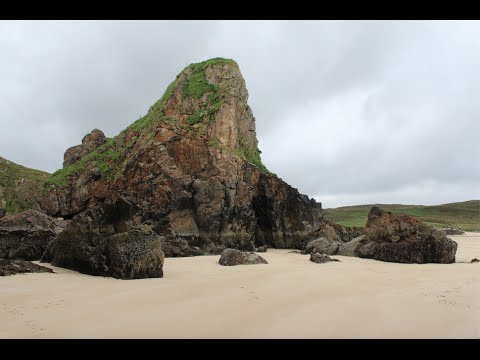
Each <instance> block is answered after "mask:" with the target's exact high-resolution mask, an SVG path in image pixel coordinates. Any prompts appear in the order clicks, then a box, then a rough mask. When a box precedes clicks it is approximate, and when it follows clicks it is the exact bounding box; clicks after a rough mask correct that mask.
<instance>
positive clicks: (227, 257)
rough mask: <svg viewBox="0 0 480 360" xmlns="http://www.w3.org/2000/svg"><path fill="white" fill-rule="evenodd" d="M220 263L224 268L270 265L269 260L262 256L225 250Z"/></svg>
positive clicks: (235, 250)
mask: <svg viewBox="0 0 480 360" xmlns="http://www.w3.org/2000/svg"><path fill="white" fill-rule="evenodd" d="M218 263H219V264H220V265H223V266H235V265H253V264H268V262H267V260H265V259H264V258H263V257H261V256H260V255H257V254H255V253H253V252H245V251H240V250H237V249H225V250H224V251H223V252H222V255H221V256H220V260H219V261H218Z"/></svg>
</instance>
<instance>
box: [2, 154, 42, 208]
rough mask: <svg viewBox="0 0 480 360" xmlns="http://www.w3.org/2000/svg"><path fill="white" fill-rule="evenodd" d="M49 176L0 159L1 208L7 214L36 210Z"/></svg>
mask: <svg viewBox="0 0 480 360" xmlns="http://www.w3.org/2000/svg"><path fill="white" fill-rule="evenodd" d="M49 176H50V174H49V173H46V172H44V171H40V170H35V169H30V168H27V167H25V166H22V165H18V164H15V163H14V162H12V161H9V160H6V159H4V158H2V157H0V208H2V209H6V210H7V214H9V213H10V214H11V213H18V212H22V211H24V210H27V209H32V208H34V207H35V206H36V205H37V200H38V198H39V196H40V195H41V193H42V189H43V184H44V183H45V181H46V180H47V179H48V177H49Z"/></svg>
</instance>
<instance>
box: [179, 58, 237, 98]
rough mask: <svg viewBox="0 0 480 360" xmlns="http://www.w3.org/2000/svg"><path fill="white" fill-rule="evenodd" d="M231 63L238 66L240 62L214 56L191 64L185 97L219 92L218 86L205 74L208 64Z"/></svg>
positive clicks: (183, 92)
mask: <svg viewBox="0 0 480 360" xmlns="http://www.w3.org/2000/svg"><path fill="white" fill-rule="evenodd" d="M219 64H230V65H233V66H235V67H237V68H238V64H237V63H236V62H235V61H233V60H231V59H224V58H214V59H210V60H206V61H202V62H199V63H194V64H190V65H189V66H188V67H187V68H190V69H192V75H191V76H190V78H189V79H188V81H187V82H186V83H185V85H184V87H183V91H182V96H183V97H184V98H193V99H200V98H201V97H202V96H203V95H204V94H206V93H209V92H213V93H216V92H218V86H216V85H213V84H209V83H208V82H207V79H206V76H205V69H206V68H207V67H208V66H213V65H219Z"/></svg>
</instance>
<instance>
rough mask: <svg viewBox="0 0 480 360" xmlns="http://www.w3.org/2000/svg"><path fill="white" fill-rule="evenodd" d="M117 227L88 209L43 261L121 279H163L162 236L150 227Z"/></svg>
mask: <svg viewBox="0 0 480 360" xmlns="http://www.w3.org/2000/svg"><path fill="white" fill-rule="evenodd" d="M115 212H116V213H118V209H117V210H115ZM104 215H105V214H104ZM116 225H117V226H116V229H115V227H114V226H112V225H111V224H106V223H102V222H101V221H99V216H98V214H96V213H95V212H92V211H88V210H87V211H85V212H83V213H81V214H79V215H77V216H76V217H75V218H74V219H72V222H71V223H70V225H69V226H68V227H67V228H66V229H65V231H63V232H62V233H61V234H60V235H59V236H57V237H56V238H55V239H54V240H53V241H52V242H51V243H50V244H49V245H48V247H47V249H46V250H45V253H44V254H43V256H42V260H41V261H42V262H50V263H52V264H53V265H56V266H60V267H65V268H69V269H72V270H76V271H79V272H82V273H85V274H90V275H100V276H112V277H115V278H119V279H140V278H151V277H162V276H163V261H164V254H163V251H162V246H161V242H162V238H161V236H159V235H158V234H156V233H155V232H154V231H153V230H152V229H151V228H150V227H149V226H147V225H132V224H128V223H117V224H116Z"/></svg>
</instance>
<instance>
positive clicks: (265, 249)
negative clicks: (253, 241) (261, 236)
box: [255, 245, 267, 252]
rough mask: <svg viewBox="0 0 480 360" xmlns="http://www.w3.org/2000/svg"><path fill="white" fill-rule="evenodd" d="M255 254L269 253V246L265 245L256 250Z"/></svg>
mask: <svg viewBox="0 0 480 360" xmlns="http://www.w3.org/2000/svg"><path fill="white" fill-rule="evenodd" d="M255 252H267V246H266V245H263V246H260V247H258V248H256V249H255Z"/></svg>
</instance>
